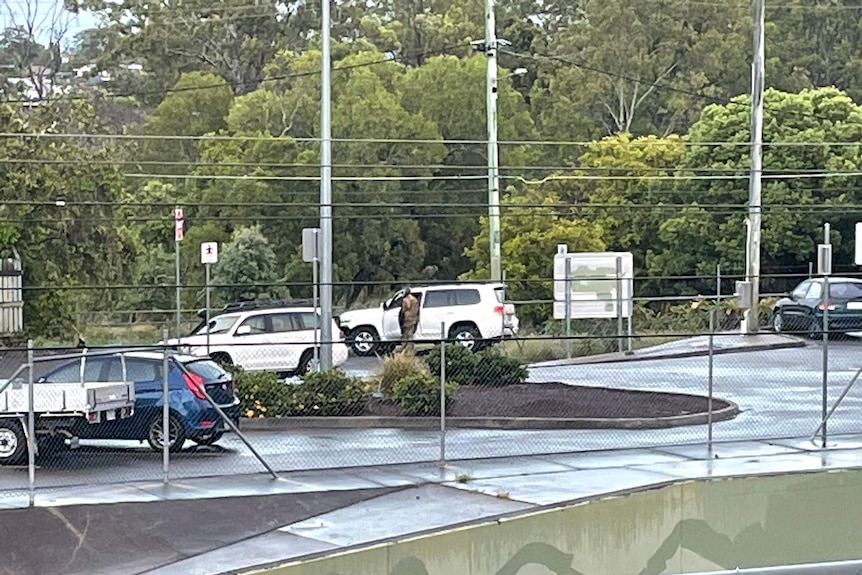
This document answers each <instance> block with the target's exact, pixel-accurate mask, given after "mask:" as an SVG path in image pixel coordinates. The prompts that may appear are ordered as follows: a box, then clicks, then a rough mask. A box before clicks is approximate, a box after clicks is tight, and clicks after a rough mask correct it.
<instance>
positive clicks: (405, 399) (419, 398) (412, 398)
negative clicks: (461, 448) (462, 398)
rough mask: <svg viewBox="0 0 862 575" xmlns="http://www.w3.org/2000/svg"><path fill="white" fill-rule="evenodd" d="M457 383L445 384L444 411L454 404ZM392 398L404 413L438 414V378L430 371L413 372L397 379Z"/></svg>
mask: <svg viewBox="0 0 862 575" xmlns="http://www.w3.org/2000/svg"><path fill="white" fill-rule="evenodd" d="M457 391H458V384H457V383H454V382H452V383H447V384H446V411H447V413H448V412H449V411H451V409H452V407H453V406H454V405H455V396H456V394H457ZM392 399H393V400H395V401H396V402H397V403H398V406H399V407H400V408H401V411H402V412H404V415H409V416H417V417H424V416H432V417H433V416H439V415H440V380H439V379H437V378H436V377H434V376H433V375H431V374H430V373H427V372H425V373H422V372H420V373H414V374H412V375H408V376H406V377H404V378H402V379H400V380H398V381H397V382H396V383H395V385H394V386H393V388H392Z"/></svg>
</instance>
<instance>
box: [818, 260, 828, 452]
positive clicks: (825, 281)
mask: <svg viewBox="0 0 862 575" xmlns="http://www.w3.org/2000/svg"><path fill="white" fill-rule="evenodd" d="M821 385H822V388H823V389H822V396H823V397H822V398H821V406H820V409H821V417H822V418H823V429H821V432H822V434H823V435H822V437H821V443H822V447H824V448H825V447H826V423H827V421H826V420H827V419H828V418H827V411H828V409H829V276H828V275H824V276H823V375H822V382H821Z"/></svg>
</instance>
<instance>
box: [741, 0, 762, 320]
mask: <svg viewBox="0 0 862 575" xmlns="http://www.w3.org/2000/svg"><path fill="white" fill-rule="evenodd" d="M765 19H766V6H765V0H754V61H753V63H752V65H751V172H750V179H749V187H748V226H749V231H748V235H747V238H746V246H745V253H746V266H745V268H746V269H745V278H746V280H747V281H749V282H751V308H750V309H748V310H746V312H745V333H746V334H755V333H757V332H758V329H759V327H760V325H759V324H760V317H759V313H758V310H759V306H758V302H759V301H760V225H761V205H760V203H761V189H762V181H761V177H762V175H763V90H764V70H763V68H764V60H765V59H766V46H765V44H766V38H765V33H764V22H765Z"/></svg>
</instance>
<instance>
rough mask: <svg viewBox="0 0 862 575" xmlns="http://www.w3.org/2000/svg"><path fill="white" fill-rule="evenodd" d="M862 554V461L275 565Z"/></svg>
mask: <svg viewBox="0 0 862 575" xmlns="http://www.w3.org/2000/svg"><path fill="white" fill-rule="evenodd" d="M851 559H862V471H851V470H847V471H840V472H820V473H804V474H792V475H781V476H773V477H746V478H737V479H723V480H718V479H716V480H704V481H689V482H684V483H678V484H674V485H671V486H669V487H665V488H661V489H655V490H651V491H645V492H641V493H634V494H631V495H627V496H621V497H612V498H606V499H598V500H594V501H591V502H588V503H582V504H578V505H572V506H568V507H562V508H559V509H554V510H552V511H543V512H539V513H530V514H525V515H522V516H519V517H517V518H513V519H508V520H506V521H502V522H500V523H497V522H494V523H487V524H481V525H476V526H473V527H465V528H463V529H455V530H448V531H442V532H440V533H437V534H434V535H428V536H425V537H417V538H414V539H406V540H402V541H398V542H393V543H387V544H381V545H377V546H373V547H369V548H365V549H362V550H359V551H352V552H345V553H341V554H336V555H331V556H328V557H325V558H321V559H317V560H313V561H306V562H300V563H291V564H287V565H284V566H282V567H278V568H276V569H271V570H267V571H266V573H267V574H268V575H551V574H554V573H556V574H560V575H563V574H565V575H629V574H631V575H660V574H669V575H670V574H680V573H693V572H699V571H701V572H702V571H709V570H712V569H734V568H737V567H740V568H746V567H767V566H772V565H781V564H799V563H816V562H822V561H838V560H851Z"/></svg>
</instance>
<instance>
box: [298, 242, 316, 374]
mask: <svg viewBox="0 0 862 575" xmlns="http://www.w3.org/2000/svg"><path fill="white" fill-rule="evenodd" d="M302 261H304V262H308V263H310V264H311V283H312V292H313V295H312V299H313V305H314V315H315V322H314V351H313V353H314V356H313V360H314V370H315V371H317V370H318V369H319V367H320V356H319V353H320V352H319V349H318V345H319V342H318V339H319V338H318V331H319V330H320V315H321V314H320V313H319V312H318V309H317V300H318V293H319V289H320V288H319V285H318V284H319V280H318V277H317V266H318V265H320V228H305V229H303V230H302Z"/></svg>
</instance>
